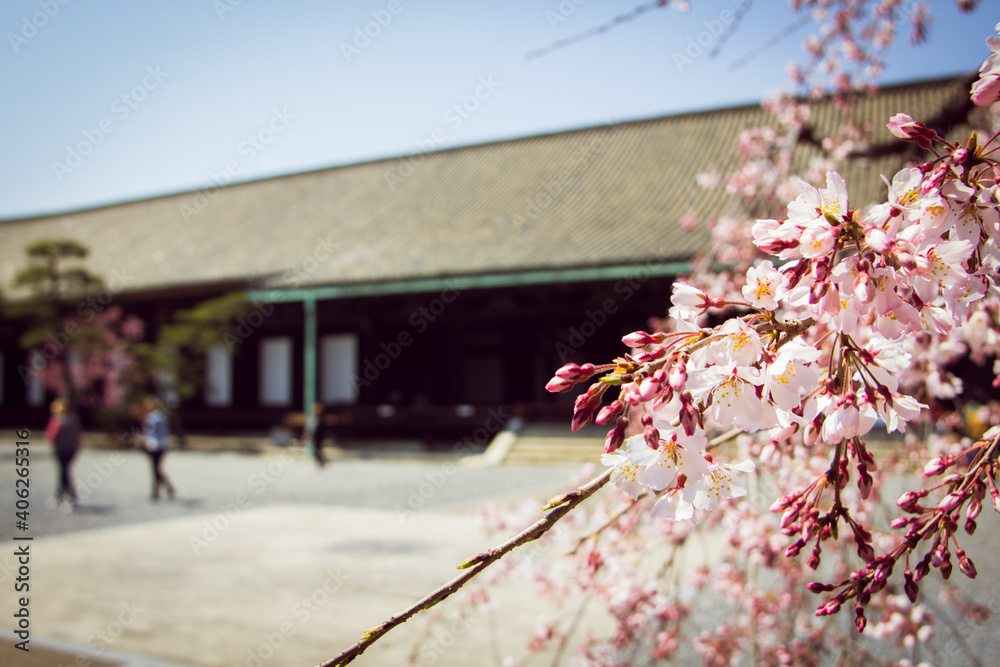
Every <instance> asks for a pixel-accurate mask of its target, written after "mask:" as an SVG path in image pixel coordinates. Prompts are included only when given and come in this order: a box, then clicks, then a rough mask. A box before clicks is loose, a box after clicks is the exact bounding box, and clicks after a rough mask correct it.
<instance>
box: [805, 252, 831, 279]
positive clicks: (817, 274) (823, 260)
mask: <svg viewBox="0 0 1000 667" xmlns="http://www.w3.org/2000/svg"><path fill="white" fill-rule="evenodd" d="M810 268H811V270H812V277H813V280H814V281H815V282H823V281H824V280H826V279H827V276H829V275H830V259H829V258H828V257H820V258H818V259H815V260H813V262H812V266H811V267H810Z"/></svg>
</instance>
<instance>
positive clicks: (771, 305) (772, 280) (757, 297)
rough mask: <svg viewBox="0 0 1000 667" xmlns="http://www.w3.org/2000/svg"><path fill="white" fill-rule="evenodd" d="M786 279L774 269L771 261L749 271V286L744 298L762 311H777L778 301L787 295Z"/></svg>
mask: <svg viewBox="0 0 1000 667" xmlns="http://www.w3.org/2000/svg"><path fill="white" fill-rule="evenodd" d="M785 282H786V281H785V277H784V276H783V275H782V274H781V273H780V272H779V271H778V270H777V269H775V268H774V264H772V263H771V261H770V260H766V261H763V262H761V263H760V264H759V265H757V266H751V267H750V268H749V269H747V284H746V285H744V286H743V298H745V299H746V300H747V301H749V302H750V305H751V306H754V307H755V308H760V309H761V310H777V308H778V299H780V298H781V297H783V296H784V294H785V291H786V290H785Z"/></svg>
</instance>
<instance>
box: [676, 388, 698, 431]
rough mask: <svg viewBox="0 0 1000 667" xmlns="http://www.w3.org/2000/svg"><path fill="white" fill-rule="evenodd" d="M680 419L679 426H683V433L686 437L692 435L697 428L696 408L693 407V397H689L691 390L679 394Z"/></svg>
mask: <svg viewBox="0 0 1000 667" xmlns="http://www.w3.org/2000/svg"><path fill="white" fill-rule="evenodd" d="M680 420H681V426H682V427H683V428H684V433H685V434H686V435H687V436H688V437H691V436H692V435H694V433H695V431H697V430H698V424H699V415H698V409H697V408H696V407H694V399H693V398H692V397H691V392H688V391H685V392H684V393H682V394H681V414H680Z"/></svg>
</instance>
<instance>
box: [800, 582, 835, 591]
mask: <svg viewBox="0 0 1000 667" xmlns="http://www.w3.org/2000/svg"><path fill="white" fill-rule="evenodd" d="M806 588H807V589H808V590H809V592H810V593H828V592H830V591H832V590H833V586H831V585H830V584H823V583H820V582H818V581H813V582H812V583H810V584H808V585H807V586H806Z"/></svg>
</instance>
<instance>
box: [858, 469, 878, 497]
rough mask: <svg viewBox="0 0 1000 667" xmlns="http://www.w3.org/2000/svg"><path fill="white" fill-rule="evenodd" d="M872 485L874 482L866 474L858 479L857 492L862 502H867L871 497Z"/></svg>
mask: <svg viewBox="0 0 1000 667" xmlns="http://www.w3.org/2000/svg"><path fill="white" fill-rule="evenodd" d="M873 483H874V480H873V479H872V476H871V475H869V474H868V473H867V472H865V473H863V474H861V475H860V476H859V477H858V491H860V492H861V498H862V499H863V500H868V496H870V495H871V492H872V485H873Z"/></svg>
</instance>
